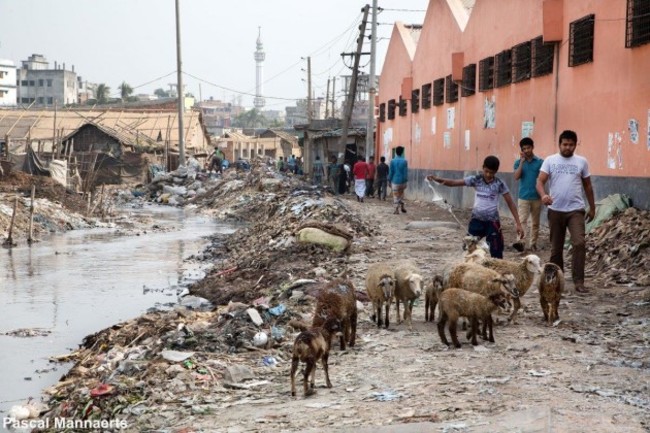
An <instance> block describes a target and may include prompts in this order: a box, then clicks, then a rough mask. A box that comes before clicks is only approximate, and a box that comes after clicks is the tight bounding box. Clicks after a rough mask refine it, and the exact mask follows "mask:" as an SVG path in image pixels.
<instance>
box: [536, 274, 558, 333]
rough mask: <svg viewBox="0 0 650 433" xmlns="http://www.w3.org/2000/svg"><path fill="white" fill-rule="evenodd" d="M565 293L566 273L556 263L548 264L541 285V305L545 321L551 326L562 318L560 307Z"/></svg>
mask: <svg viewBox="0 0 650 433" xmlns="http://www.w3.org/2000/svg"><path fill="white" fill-rule="evenodd" d="M563 292H564V273H563V272H562V269H560V267H559V266H558V265H556V264H554V263H546V264H545V265H544V271H543V272H542V280H541V281H540V283H539V303H540V304H541V306H542V312H543V313H544V320H546V322H547V323H548V324H549V325H551V324H553V322H555V321H556V320H558V319H559V318H560V315H559V314H558V307H559V306H560V298H562V293H563Z"/></svg>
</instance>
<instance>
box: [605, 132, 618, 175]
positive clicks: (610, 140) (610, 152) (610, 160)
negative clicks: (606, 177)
mask: <svg viewBox="0 0 650 433" xmlns="http://www.w3.org/2000/svg"><path fill="white" fill-rule="evenodd" d="M607 168H609V169H610V170H614V169H616V160H615V159H614V134H613V133H611V132H610V133H609V134H607Z"/></svg>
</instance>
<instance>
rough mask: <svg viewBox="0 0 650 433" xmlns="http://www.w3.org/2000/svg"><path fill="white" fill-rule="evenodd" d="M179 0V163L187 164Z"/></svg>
mask: <svg viewBox="0 0 650 433" xmlns="http://www.w3.org/2000/svg"><path fill="white" fill-rule="evenodd" d="M178 2H179V0H176V72H177V79H176V81H177V86H176V87H177V90H178V165H179V166H181V165H185V137H184V134H183V130H184V128H183V111H184V108H185V107H184V105H185V104H184V101H183V99H184V98H183V96H184V95H183V69H182V61H181V20H180V7H179V5H178Z"/></svg>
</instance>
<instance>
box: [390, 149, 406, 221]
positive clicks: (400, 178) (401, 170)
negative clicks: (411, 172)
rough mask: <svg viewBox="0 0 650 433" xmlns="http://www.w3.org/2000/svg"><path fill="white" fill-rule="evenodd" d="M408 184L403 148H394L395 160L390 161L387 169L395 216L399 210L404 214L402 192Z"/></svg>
mask: <svg viewBox="0 0 650 433" xmlns="http://www.w3.org/2000/svg"><path fill="white" fill-rule="evenodd" d="M407 183H408V162H407V161H406V158H404V146H397V147H396V148H395V158H393V159H392V160H391V161H390V167H389V169H388V186H389V187H390V188H391V189H392V190H393V204H394V205H395V212H393V213H395V214H399V211H400V208H401V210H402V212H403V213H406V209H405V208H404V190H405V189H406V186H407Z"/></svg>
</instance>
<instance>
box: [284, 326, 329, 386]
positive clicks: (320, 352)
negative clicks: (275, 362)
mask: <svg viewBox="0 0 650 433" xmlns="http://www.w3.org/2000/svg"><path fill="white" fill-rule="evenodd" d="M340 330H341V321H340V320H338V319H336V318H329V319H327V320H326V321H325V322H324V323H323V326H322V327H316V328H311V329H309V330H306V331H302V332H301V333H300V334H298V336H297V337H296V340H295V341H294V343H293V355H292V358H291V395H292V396H295V395H296V371H297V370H298V364H299V363H300V362H304V363H305V371H304V373H303V382H302V384H303V395H304V396H305V397H307V396H308V395H311V394H313V393H314V383H315V381H316V363H317V362H318V361H319V360H320V361H321V364H322V365H323V371H324V372H325V384H326V385H327V387H328V388H331V387H332V382H330V376H329V371H328V369H327V359H328V358H329V352H330V348H331V347H332V338H334V334H336V333H337V332H339V331H340ZM310 375H311V386H308V384H307V382H308V381H309V376H310Z"/></svg>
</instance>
